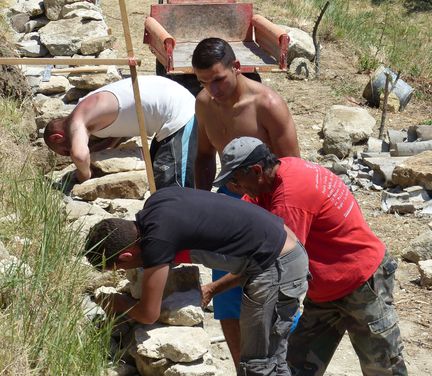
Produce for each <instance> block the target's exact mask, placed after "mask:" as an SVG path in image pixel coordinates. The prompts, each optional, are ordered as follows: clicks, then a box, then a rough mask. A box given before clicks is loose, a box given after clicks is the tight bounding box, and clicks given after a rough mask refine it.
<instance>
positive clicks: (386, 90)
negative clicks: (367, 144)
mask: <svg viewBox="0 0 432 376" xmlns="http://www.w3.org/2000/svg"><path fill="white" fill-rule="evenodd" d="M385 76H386V81H385V87H384V99H383V108H382V115H381V124H380V128H379V135H378V138H379V139H380V140H383V139H384V128H385V122H386V117H387V101H388V96H389V83H390V80H391V77H390V74H389V73H385Z"/></svg>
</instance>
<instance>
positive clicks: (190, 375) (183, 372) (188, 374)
mask: <svg viewBox="0 0 432 376" xmlns="http://www.w3.org/2000/svg"><path fill="white" fill-rule="evenodd" d="M216 375H218V373H217V370H216V368H215V367H214V366H212V365H207V364H192V365H189V364H175V365H173V366H172V367H170V368H168V369H167V370H166V371H165V373H164V376H216Z"/></svg>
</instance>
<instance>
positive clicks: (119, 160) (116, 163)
mask: <svg viewBox="0 0 432 376" xmlns="http://www.w3.org/2000/svg"><path fill="white" fill-rule="evenodd" d="M91 164H92V166H93V167H94V168H95V169H96V170H97V171H98V172H99V173H101V174H102V175H106V174H114V173H117V172H124V171H140V170H145V163H144V161H143V158H142V152H141V149H139V148H135V149H106V150H101V151H98V152H95V153H92V154H91Z"/></svg>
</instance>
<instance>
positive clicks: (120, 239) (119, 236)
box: [85, 218, 138, 269]
mask: <svg viewBox="0 0 432 376" xmlns="http://www.w3.org/2000/svg"><path fill="white" fill-rule="evenodd" d="M137 239H138V232H137V229H136V227H135V223H134V222H133V221H128V220H125V219H120V218H108V219H103V220H102V221H100V222H99V223H97V224H96V225H94V226H93V227H92V228H91V229H90V232H89V234H88V235H87V239H86V244H85V251H86V252H85V256H86V257H87V259H88V261H89V262H90V263H91V264H92V265H93V266H94V267H96V268H97V269H103V268H104V267H106V268H112V267H113V266H114V264H115V263H116V262H117V260H118V255H119V253H120V252H121V251H122V250H123V249H125V248H128V247H130V246H131V245H132V244H134V243H135V242H136V241H137Z"/></svg>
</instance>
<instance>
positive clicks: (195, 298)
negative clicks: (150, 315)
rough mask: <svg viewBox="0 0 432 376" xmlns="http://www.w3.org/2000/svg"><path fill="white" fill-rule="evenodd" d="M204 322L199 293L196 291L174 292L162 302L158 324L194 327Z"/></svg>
mask: <svg viewBox="0 0 432 376" xmlns="http://www.w3.org/2000/svg"><path fill="white" fill-rule="evenodd" d="M203 320H204V311H203V310H202V308H201V292H200V291H199V290H197V289H193V290H189V291H184V292H174V293H172V294H170V295H169V296H167V297H166V298H165V299H163V301H162V306H161V314H160V317H159V320H158V321H159V322H161V323H164V324H168V325H179V326H195V325H198V324H201V323H202V322H203Z"/></svg>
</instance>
